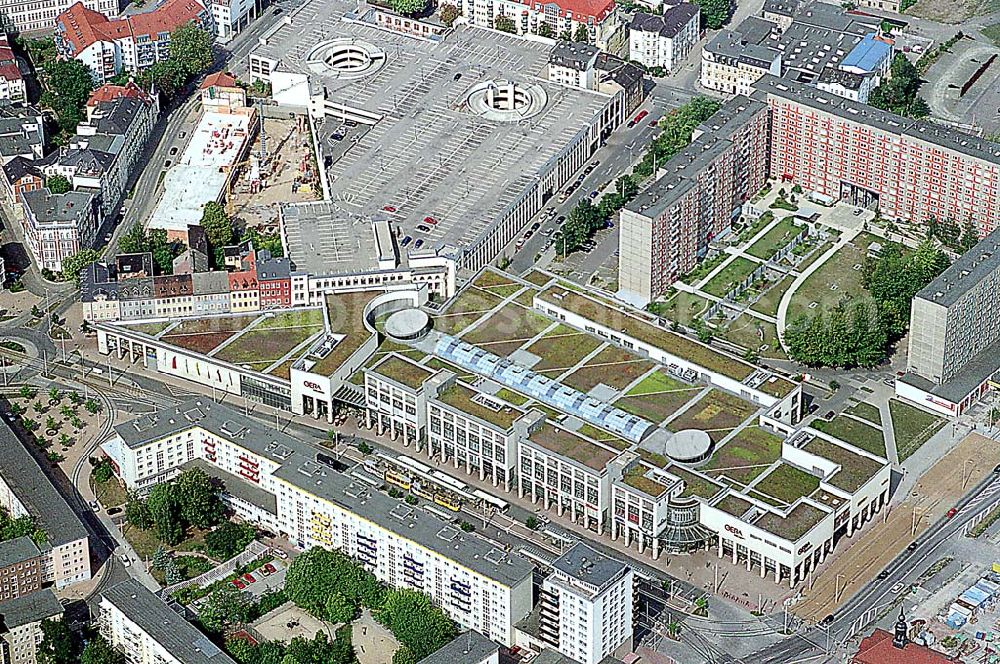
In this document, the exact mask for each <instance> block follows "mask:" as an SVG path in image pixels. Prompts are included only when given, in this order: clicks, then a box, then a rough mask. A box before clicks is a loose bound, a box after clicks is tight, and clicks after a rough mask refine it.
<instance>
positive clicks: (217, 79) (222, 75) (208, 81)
mask: <svg viewBox="0 0 1000 664" xmlns="http://www.w3.org/2000/svg"><path fill="white" fill-rule="evenodd" d="M213 85H214V86H217V87H220V88H235V87H236V77H235V76H233V75H232V74H230V73H229V72H225V71H219V72H216V73H214V74H209V75H208V76H206V77H205V82H204V83H202V84H201V89H202V90H205V89H207V88H210V87H212V86H213Z"/></svg>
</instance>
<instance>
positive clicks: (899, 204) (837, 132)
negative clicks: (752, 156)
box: [754, 76, 1000, 236]
mask: <svg viewBox="0 0 1000 664" xmlns="http://www.w3.org/2000/svg"><path fill="white" fill-rule="evenodd" d="M755 87H756V92H755V93H754V98H755V99H757V100H758V101H762V102H765V103H767V105H768V107H769V109H770V116H771V130H770V131H771V134H770V144H771V147H770V173H771V176H772V177H774V178H777V179H779V180H781V181H782V182H785V183H788V184H791V185H796V184H797V185H799V186H801V187H802V188H803V189H804V190H805V191H806V192H808V193H815V194H819V195H820V196H823V197H825V198H827V199H829V200H834V201H846V202H848V203H850V204H852V205H856V206H859V207H864V208H869V209H878V210H879V212H880V213H881V215H882V216H883V217H885V218H888V219H897V220H900V221H906V222H916V223H923V222H926V221H927V220H928V219H930V218H931V217H934V218H937V219H940V220H953V221H955V222H957V223H958V224H959V225H962V224H965V223H967V222H972V223H974V224H975V225H976V227H977V228H978V229H979V233H980V236H985V235H986V234H988V233H991V232H992V231H993V230H995V229H996V228H997V227H998V226H1000V145H998V144H996V143H992V142H990V141H987V140H984V139H979V138H976V137H974V136H970V135H968V134H964V133H961V132H958V131H955V130H951V129H947V128H944V127H941V126H939V125H935V124H931V123H929V122H923V121H920V120H911V119H908V118H904V117H901V116H898V115H894V114H892V113H887V112H885V111H881V110H878V109H876V108H872V107H871V106H866V105H864V104H860V103H857V102H854V101H851V100H849V99H844V98H841V97H836V96H833V95H831V94H827V93H824V92H823V91H821V90H817V89H815V88H812V87H810V86H807V85H803V84H800V83H796V82H793V81H789V80H787V79H779V78H776V77H774V76H765V77H764V78H762V79H761V80H760V81H758V83H757V84H756V86H755Z"/></svg>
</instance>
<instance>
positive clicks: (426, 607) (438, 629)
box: [375, 589, 457, 661]
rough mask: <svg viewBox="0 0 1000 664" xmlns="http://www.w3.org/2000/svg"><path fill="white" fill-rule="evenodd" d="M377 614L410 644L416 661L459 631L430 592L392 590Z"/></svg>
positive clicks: (384, 623) (402, 641)
mask: <svg viewBox="0 0 1000 664" xmlns="http://www.w3.org/2000/svg"><path fill="white" fill-rule="evenodd" d="M375 618H376V619H377V620H378V621H379V622H380V623H382V624H383V625H385V626H386V627H388V628H389V629H390V630H391V631H392V633H393V635H394V636H395V637H396V639H397V640H398V641H399V642H400V643H401V644H402V645H404V646H406V647H407V648H409V650H410V651H411V652H412V653H413V656H414V657H415V658H416V659H417V661H419V660H421V659H423V658H424V657H427V656H428V655H429V654H431V653H432V652H434V651H435V650H437V649H438V648H440V647H441V646H443V645H445V644H446V643H448V642H449V641H451V640H452V639H453V638H455V635H456V634H457V630H456V628H455V624H454V623H453V622H452V621H451V620H449V619H448V618H447V617H446V616H445V615H444V614H443V613H441V611H440V610H439V609H437V608H435V607H434V606H433V605H432V604H431V601H430V598H428V597H427V595H424V594H422V593H418V592H416V591H414V590H408V589H397V590H392V591H390V592H389V593H388V594H387V595H386V598H385V603H384V604H383V605H382V608H380V609H378V610H377V611H376V612H375Z"/></svg>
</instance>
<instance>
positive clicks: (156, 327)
mask: <svg viewBox="0 0 1000 664" xmlns="http://www.w3.org/2000/svg"><path fill="white" fill-rule="evenodd" d="M173 322H174V321H169V320H165V321H162V322H159V323H139V324H138V325H126V327H127V328H128V329H130V330H135V331H136V332H141V333H143V334H148V335H149V336H151V337H155V336H156V335H157V334H159V333H160V332H163V331H164V330H165V329H167V328H168V327H170V326H171V325H172V324H173Z"/></svg>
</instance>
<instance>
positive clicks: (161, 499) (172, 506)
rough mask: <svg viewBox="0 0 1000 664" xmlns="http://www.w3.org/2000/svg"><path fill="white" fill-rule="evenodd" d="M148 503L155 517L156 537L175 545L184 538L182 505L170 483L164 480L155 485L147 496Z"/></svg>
mask: <svg viewBox="0 0 1000 664" xmlns="http://www.w3.org/2000/svg"><path fill="white" fill-rule="evenodd" d="M146 505H147V507H148V508H149V515H150V516H151V517H152V519H153V525H154V526H156V537H157V538H158V539H159V540H160V541H161V542H163V543H164V544H168V545H171V546H173V545H175V544H178V543H179V542H180V541H181V540H182V539H184V524H183V523H182V522H181V514H180V506H179V505H178V503H177V497H176V495H175V493H174V490H173V487H172V486H171V485H170V484H169V483H166V482H164V483H161V484H157V485H156V486H154V487H153V490H152V491H150V492H149V496H148V497H147V498H146Z"/></svg>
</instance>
